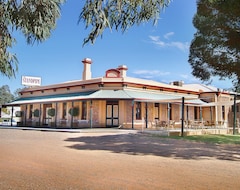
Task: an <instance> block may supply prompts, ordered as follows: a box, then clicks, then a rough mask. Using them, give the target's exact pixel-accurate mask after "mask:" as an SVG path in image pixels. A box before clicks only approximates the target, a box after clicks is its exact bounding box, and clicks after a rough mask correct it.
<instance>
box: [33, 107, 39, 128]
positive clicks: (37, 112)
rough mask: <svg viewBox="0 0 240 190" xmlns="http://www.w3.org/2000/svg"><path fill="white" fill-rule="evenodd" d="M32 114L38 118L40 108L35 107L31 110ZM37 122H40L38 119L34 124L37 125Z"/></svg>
mask: <svg viewBox="0 0 240 190" xmlns="http://www.w3.org/2000/svg"><path fill="white" fill-rule="evenodd" d="M33 116H34V117H37V118H38V117H39V116H40V110H39V109H35V110H34V111H33ZM39 124H40V120H38V121H36V126H38V125H39Z"/></svg>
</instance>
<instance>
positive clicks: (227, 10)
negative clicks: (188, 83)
mask: <svg viewBox="0 0 240 190" xmlns="http://www.w3.org/2000/svg"><path fill="white" fill-rule="evenodd" d="M239 10H240V3H239V1H237V0H227V1H226V0H198V2H197V13H196V15H195V16H194V18H193V24H194V26H195V28H196V29H197V32H196V33H195V35H194V39H193V41H192V43H191V47H190V55H189V63H190V65H191V66H192V69H193V70H192V74H193V75H194V76H195V77H197V78H200V79H201V80H202V81H211V77H212V76H219V77H220V79H226V78H228V79H231V80H232V82H233V86H234V87H235V91H238V90H239V89H240V43H239V42H240V11H239Z"/></svg>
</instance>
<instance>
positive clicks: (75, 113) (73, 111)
mask: <svg viewBox="0 0 240 190" xmlns="http://www.w3.org/2000/svg"><path fill="white" fill-rule="evenodd" d="M68 113H69V114H70V115H71V116H72V122H71V123H72V124H71V125H72V126H73V124H74V122H73V118H74V117H76V116H78V115H79V108H77V107H73V108H70V109H69V111H68ZM76 125H77V124H76Z"/></svg>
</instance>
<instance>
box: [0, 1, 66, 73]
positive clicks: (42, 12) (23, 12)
mask: <svg viewBox="0 0 240 190" xmlns="http://www.w3.org/2000/svg"><path fill="white" fill-rule="evenodd" d="M61 3H63V0H47V1H46V0H42V1H40V0H21V1H19V0H0V73H2V74H3V75H6V76H8V77H13V76H15V72H16V71H17V69H18V66H17V65H18V61H17V57H16V55H15V54H12V53H10V52H9V49H10V48H11V47H12V46H13V45H14V43H16V39H15V38H14V37H13V32H14V31H17V30H18V31H21V32H22V33H23V35H24V36H25V37H26V39H27V43H28V44H32V43H33V42H35V41H38V42H42V41H44V40H45V39H47V38H48V37H49V36H50V34H51V31H52V29H54V28H55V26H56V20H57V18H58V17H59V16H60V5H61Z"/></svg>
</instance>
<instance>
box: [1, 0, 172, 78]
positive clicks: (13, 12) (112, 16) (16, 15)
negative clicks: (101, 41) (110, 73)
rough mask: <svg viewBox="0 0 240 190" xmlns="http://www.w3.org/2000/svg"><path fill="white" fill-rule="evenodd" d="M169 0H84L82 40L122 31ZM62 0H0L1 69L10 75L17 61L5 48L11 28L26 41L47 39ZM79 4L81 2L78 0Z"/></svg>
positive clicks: (156, 13) (9, 44) (152, 15)
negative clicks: (18, 32) (84, 31)
mask: <svg viewBox="0 0 240 190" xmlns="http://www.w3.org/2000/svg"><path fill="white" fill-rule="evenodd" d="M170 1H171V0H149V1H146V0H86V1H85V4H83V7H82V11H81V13H80V16H79V22H84V23H85V26H86V28H91V31H90V33H89V34H88V36H87V37H86V38H85V39H84V42H83V44H84V45H85V44H87V43H89V42H90V43H94V41H95V39H96V38H97V37H98V36H102V34H103V32H104V30H105V29H107V28H109V29H110V30H113V29H115V30H119V29H120V30H122V32H124V31H125V30H127V29H128V28H129V27H131V26H133V25H136V24H137V25H139V24H141V23H142V22H147V21H150V20H153V21H154V23H156V22H157V20H158V18H159V14H160V11H161V10H162V9H163V8H164V7H166V6H167V5H168V4H169V3H170ZM63 2H65V0H41V1H40V0H21V1H19V0H0V73H2V74H4V75H6V76H8V77H13V76H15V72H16V71H17V68H18V67H17V66H18V61H17V57H16V55H15V54H12V53H10V52H9V51H8V50H9V48H11V47H12V46H13V44H14V43H15V42H16V40H15V39H14V37H13V36H12V33H13V31H15V30H19V31H22V33H23V34H24V35H25V37H26V38H27V43H29V44H32V43H33V42H34V41H38V42H42V41H44V40H45V39H47V38H48V37H49V36H50V34H51V31H52V29H54V28H55V26H56V20H57V18H58V17H59V16H60V5H61V4H62V3H63ZM79 2H80V3H79V4H80V5H82V2H81V1H79Z"/></svg>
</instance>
